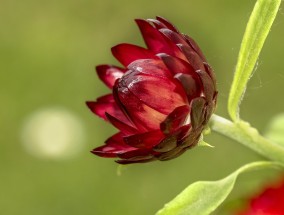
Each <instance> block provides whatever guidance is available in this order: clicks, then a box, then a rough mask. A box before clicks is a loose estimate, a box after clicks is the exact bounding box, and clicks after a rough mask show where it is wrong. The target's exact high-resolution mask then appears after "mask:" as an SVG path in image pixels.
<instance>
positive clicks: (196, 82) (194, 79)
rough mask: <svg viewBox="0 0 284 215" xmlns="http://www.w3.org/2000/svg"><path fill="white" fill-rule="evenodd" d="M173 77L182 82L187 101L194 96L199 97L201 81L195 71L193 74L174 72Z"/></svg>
mask: <svg viewBox="0 0 284 215" xmlns="http://www.w3.org/2000/svg"><path fill="white" fill-rule="evenodd" d="M175 78H176V79H177V80H179V81H180V83H181V84H182V86H183V88H184V90H185V92H186V95H187V98H188V101H190V100H192V99H193V98H195V97H199V96H200V95H201V92H202V90H203V86H202V83H201V81H200V78H199V77H198V76H197V74H196V73H195V75H194V76H192V75H188V74H176V75H175Z"/></svg>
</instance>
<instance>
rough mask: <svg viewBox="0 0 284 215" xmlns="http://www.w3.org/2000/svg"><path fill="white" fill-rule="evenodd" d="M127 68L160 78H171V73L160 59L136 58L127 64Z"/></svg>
mask: <svg viewBox="0 0 284 215" xmlns="http://www.w3.org/2000/svg"><path fill="white" fill-rule="evenodd" d="M128 69H129V70H133V71H136V72H137V73H143V74H148V75H152V76H157V77H160V78H172V73H171V72H170V71H169V70H168V68H167V67H166V66H165V64H164V63H163V61H162V60H160V59H157V60H153V59H143V60H136V61H134V62H133V63H131V64H129V66H128Z"/></svg>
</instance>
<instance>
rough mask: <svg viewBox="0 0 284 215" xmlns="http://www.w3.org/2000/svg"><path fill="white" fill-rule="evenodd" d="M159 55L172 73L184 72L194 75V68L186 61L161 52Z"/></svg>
mask: <svg viewBox="0 0 284 215" xmlns="http://www.w3.org/2000/svg"><path fill="white" fill-rule="evenodd" d="M159 57H160V58H161V59H162V60H163V62H164V64H165V65H166V66H167V67H168V69H169V70H170V71H171V72H172V73H173V74H174V75H175V74H178V73H184V74H191V75H195V76H196V73H195V70H194V69H193V67H192V66H191V65H190V64H189V63H187V62H186V61H184V60H181V59H179V58H176V57H173V56H170V55H166V54H161V55H159Z"/></svg>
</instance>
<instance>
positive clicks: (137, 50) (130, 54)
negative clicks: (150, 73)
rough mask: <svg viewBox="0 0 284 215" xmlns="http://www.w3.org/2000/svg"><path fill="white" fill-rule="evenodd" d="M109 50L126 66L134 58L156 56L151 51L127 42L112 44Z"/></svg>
mask: <svg viewBox="0 0 284 215" xmlns="http://www.w3.org/2000/svg"><path fill="white" fill-rule="evenodd" d="M111 51H112V54H113V55H114V56H115V58H116V59H117V60H118V61H119V62H120V63H122V65H124V66H126V67H127V66H128V65H129V64H130V63H132V62H133V61H135V60H139V59H155V58H157V57H156V56H155V54H154V53H153V52H152V51H150V50H148V49H145V48H142V47H139V46H136V45H132V44H127V43H123V44H119V45H117V46H114V47H112V49H111Z"/></svg>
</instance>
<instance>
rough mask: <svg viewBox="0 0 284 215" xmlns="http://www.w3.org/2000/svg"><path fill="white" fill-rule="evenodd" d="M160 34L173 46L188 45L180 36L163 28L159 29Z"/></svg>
mask: <svg viewBox="0 0 284 215" xmlns="http://www.w3.org/2000/svg"><path fill="white" fill-rule="evenodd" d="M160 32H161V33H163V34H164V35H165V36H166V37H167V38H169V39H170V40H171V41H172V42H173V43H175V44H183V45H188V43H187V42H186V41H185V40H184V38H183V37H182V36H181V35H180V34H178V33H176V32H174V31H172V30H169V29H166V28H163V29H160Z"/></svg>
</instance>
